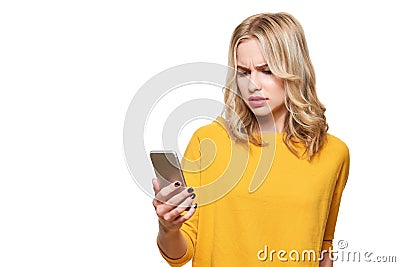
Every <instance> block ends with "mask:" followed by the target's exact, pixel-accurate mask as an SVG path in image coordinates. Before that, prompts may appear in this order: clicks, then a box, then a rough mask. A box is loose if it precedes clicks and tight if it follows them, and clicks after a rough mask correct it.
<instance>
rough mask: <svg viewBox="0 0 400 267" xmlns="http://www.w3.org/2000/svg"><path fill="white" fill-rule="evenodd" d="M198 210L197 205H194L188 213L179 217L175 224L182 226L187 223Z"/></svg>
mask: <svg viewBox="0 0 400 267" xmlns="http://www.w3.org/2000/svg"><path fill="white" fill-rule="evenodd" d="M196 209H197V203H195V204H194V205H192V206H191V207H190V209H189V211H188V212H186V213H185V214H184V215H181V216H179V218H177V219H176V220H175V221H174V222H173V223H174V224H176V225H179V224H182V223H184V222H185V221H187V220H189V219H190V218H191V217H192V216H193V214H194V213H195V212H196Z"/></svg>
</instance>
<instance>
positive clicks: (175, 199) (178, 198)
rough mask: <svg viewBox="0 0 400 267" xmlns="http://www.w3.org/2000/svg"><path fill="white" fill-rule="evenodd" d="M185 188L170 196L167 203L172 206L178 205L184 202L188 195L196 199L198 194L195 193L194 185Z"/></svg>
mask: <svg viewBox="0 0 400 267" xmlns="http://www.w3.org/2000/svg"><path fill="white" fill-rule="evenodd" d="M182 189H183V190H182V191H181V192H179V193H176V194H175V195H173V196H172V197H171V198H169V199H168V200H167V201H166V202H165V204H168V205H172V206H178V205H180V204H181V203H182V202H184V201H185V200H186V199H187V198H188V197H192V199H194V198H195V197H196V194H195V193H193V192H194V190H193V188H192V187H189V188H182ZM186 207H190V204H189V205H187V206H186Z"/></svg>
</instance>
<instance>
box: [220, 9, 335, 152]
mask: <svg viewBox="0 0 400 267" xmlns="http://www.w3.org/2000/svg"><path fill="white" fill-rule="evenodd" d="M249 38H257V39H258V40H259V41H260V43H261V46H262V48H263V50H264V52H265V60H266V61H267V64H268V66H269V68H270V70H271V72H272V74H273V75H275V76H277V77H279V78H282V79H283V82H284V89H285V106H286V108H287V110H288V116H287V117H286V120H285V125H284V129H283V131H284V133H285V134H284V135H283V138H284V142H285V143H286V145H287V146H288V148H289V149H290V150H291V151H292V152H293V153H295V154H296V155H298V156H300V154H299V150H296V149H295V145H294V144H296V143H301V144H302V145H304V146H305V148H306V150H305V151H304V153H306V152H307V158H308V159H309V160H310V159H311V157H312V156H313V155H314V154H315V153H317V152H318V151H319V149H320V148H321V146H322V144H323V142H324V141H325V140H326V132H327V130H328V124H327V122H326V118H325V115H324V113H325V110H326V109H325V107H324V105H323V104H322V103H321V102H320V101H319V100H318V98H317V94H316V90H315V73H314V68H313V66H312V63H311V60H310V57H309V53H308V48H307V43H306V39H305V35H304V31H303V28H302V26H301V25H300V23H299V22H298V21H297V20H296V19H295V18H294V17H293V16H292V15H290V14H287V13H262V14H257V15H253V16H251V17H248V18H247V19H245V20H244V21H243V22H242V23H240V24H239V25H238V26H237V27H236V29H235V30H234V32H233V34H232V37H231V41H230V47H229V59H228V65H229V67H231V68H230V69H231V70H230V71H229V72H228V75H227V80H226V86H225V88H224V89H225V93H224V101H225V110H224V113H225V115H226V116H225V117H226V121H227V124H228V130H229V132H230V133H231V135H232V136H233V137H234V138H235V139H236V140H239V141H247V140H250V142H252V143H254V144H257V145H262V141H261V139H260V135H261V134H260V129H259V126H258V123H257V120H256V117H255V115H254V114H253V113H252V111H251V110H250V109H249V108H248V107H247V105H246V104H245V102H244V101H243V100H242V98H241V97H240V92H239V90H238V88H237V84H236V71H235V70H236V69H237V62H236V56H237V54H236V53H237V47H238V45H239V44H240V42H241V41H243V40H245V39H249Z"/></svg>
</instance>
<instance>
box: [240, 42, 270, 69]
mask: <svg viewBox="0 0 400 267" xmlns="http://www.w3.org/2000/svg"><path fill="white" fill-rule="evenodd" d="M236 58H237V63H238V65H245V66H250V65H260V64H265V63H266V60H265V57H264V52H263V49H262V46H261V43H260V41H258V39H256V38H249V39H245V40H243V41H241V42H240V43H239V45H238V48H237V52H236Z"/></svg>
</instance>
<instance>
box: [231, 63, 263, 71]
mask: <svg viewBox="0 0 400 267" xmlns="http://www.w3.org/2000/svg"><path fill="white" fill-rule="evenodd" d="M237 68H238V69H242V70H246V71H248V70H250V69H249V68H246V67H244V66H240V65H237ZM255 68H256V69H257V70H263V69H265V68H268V64H263V65H260V66H256V67H255Z"/></svg>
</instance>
